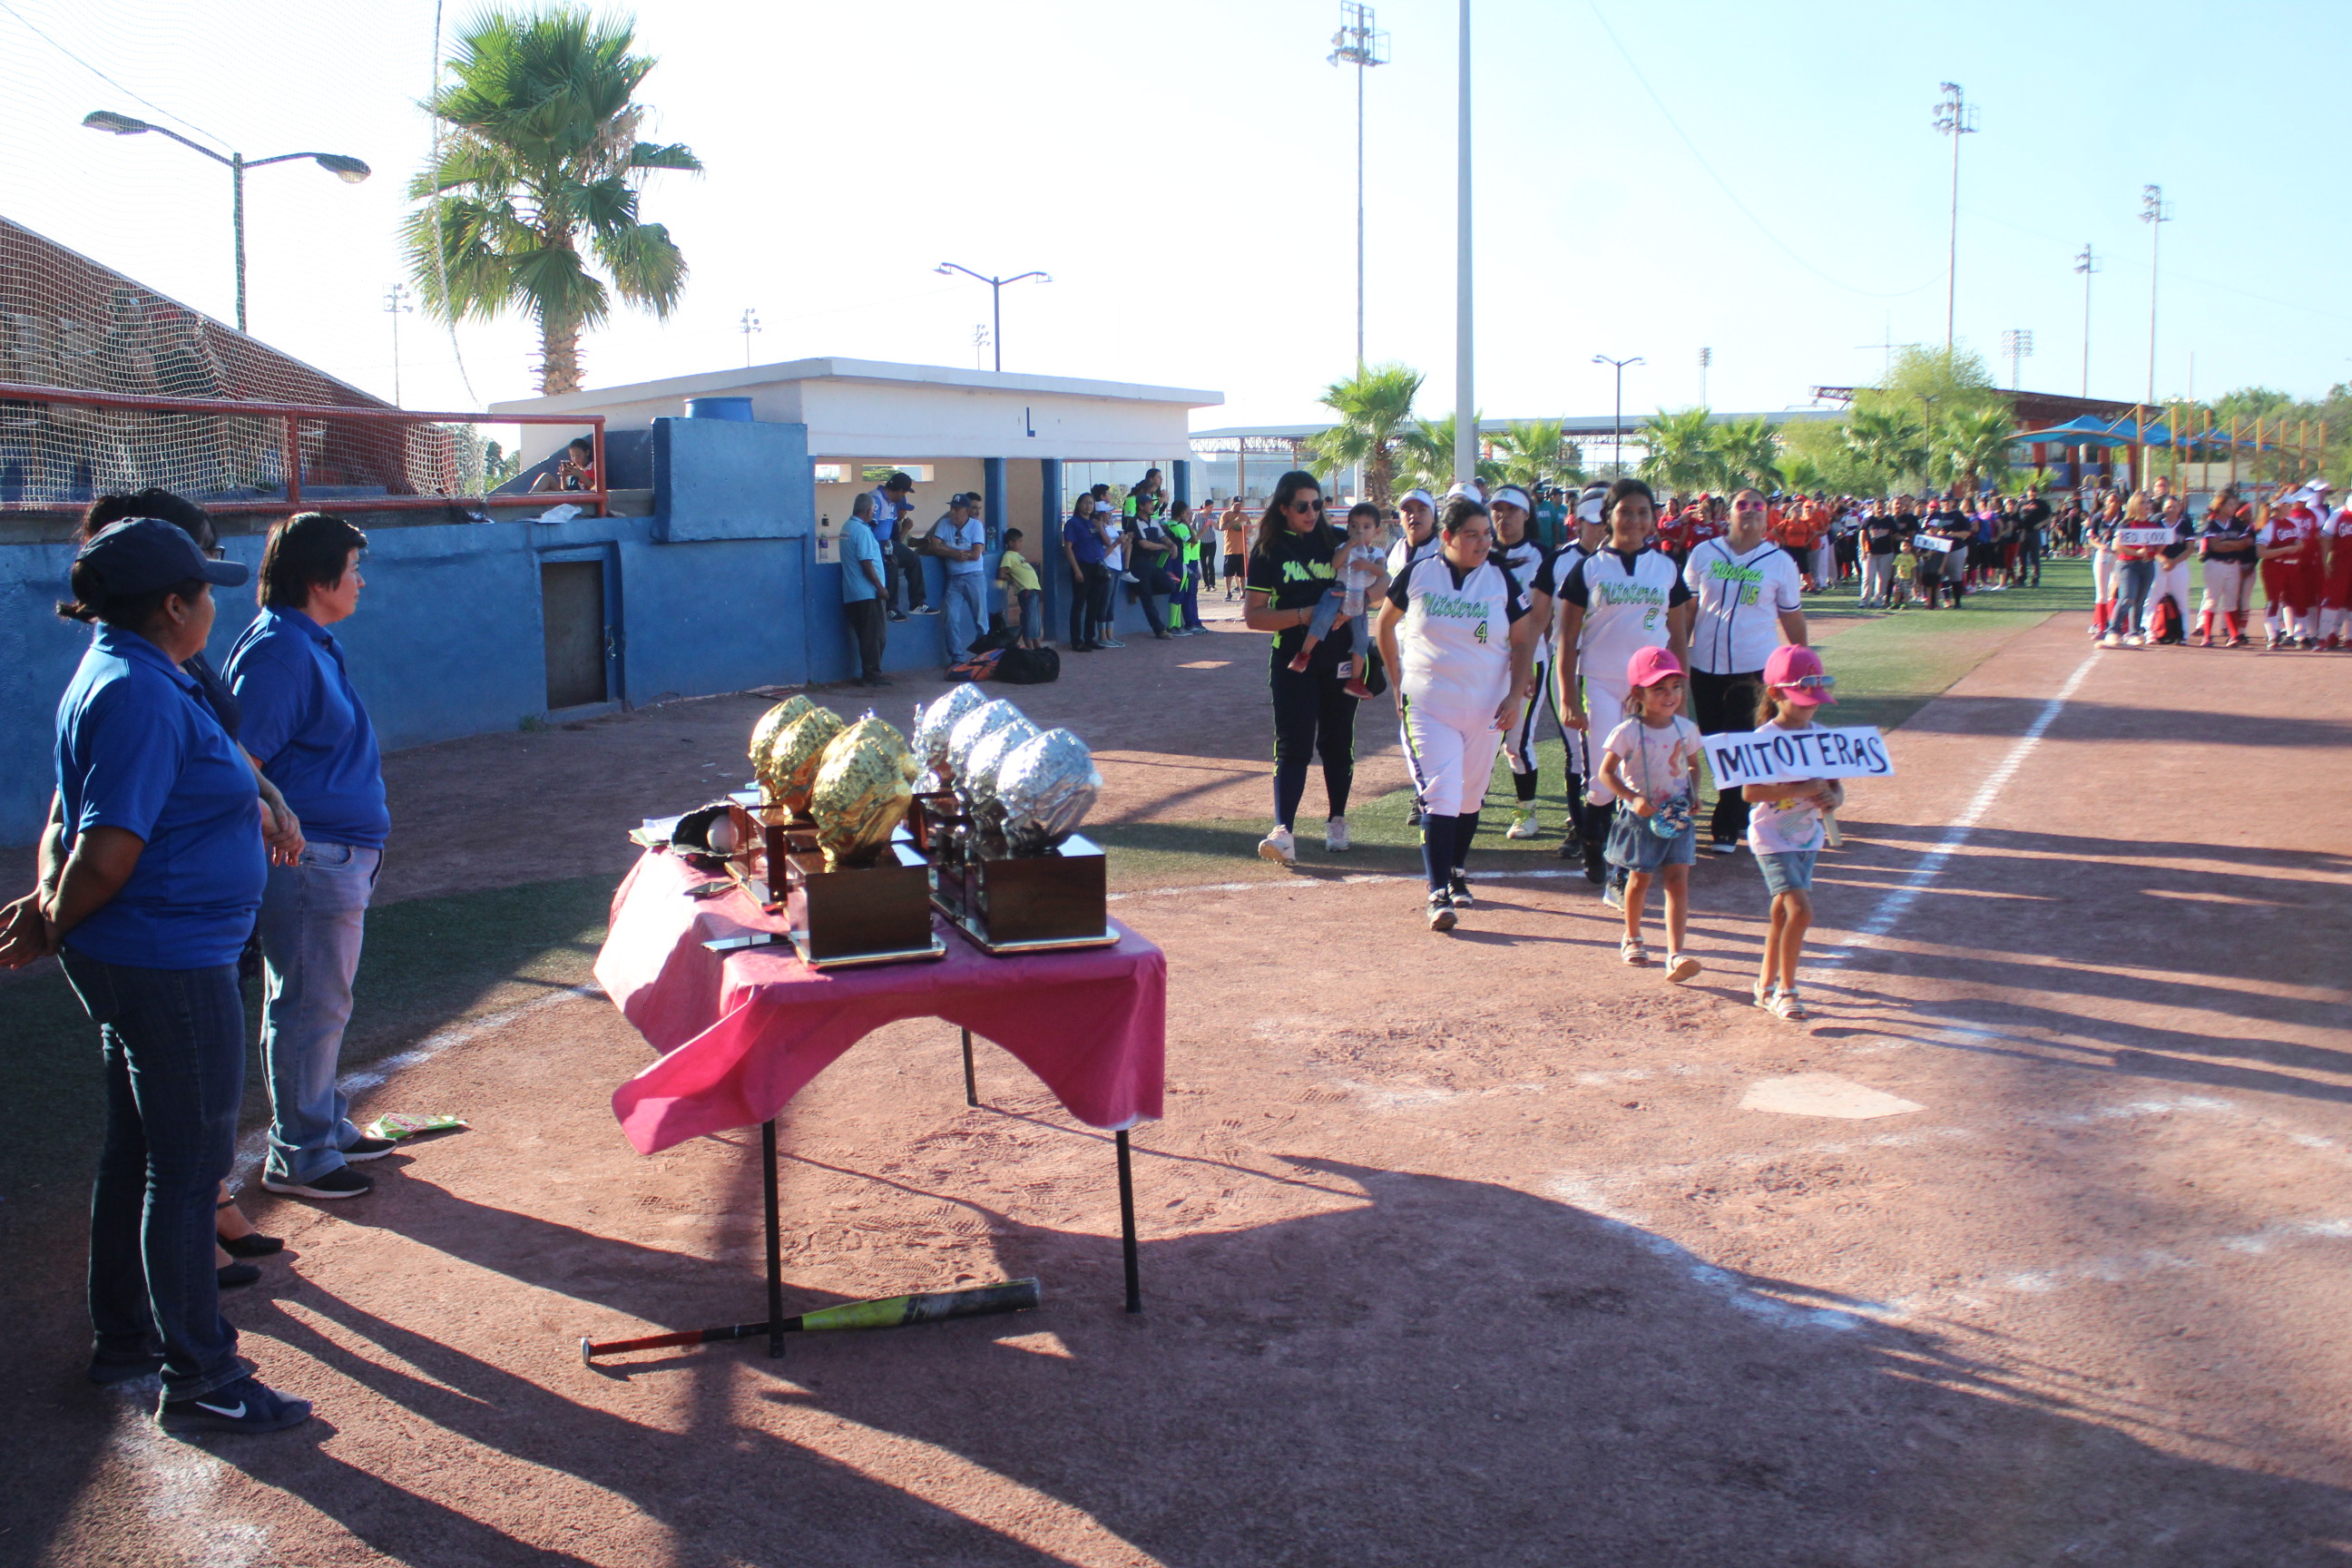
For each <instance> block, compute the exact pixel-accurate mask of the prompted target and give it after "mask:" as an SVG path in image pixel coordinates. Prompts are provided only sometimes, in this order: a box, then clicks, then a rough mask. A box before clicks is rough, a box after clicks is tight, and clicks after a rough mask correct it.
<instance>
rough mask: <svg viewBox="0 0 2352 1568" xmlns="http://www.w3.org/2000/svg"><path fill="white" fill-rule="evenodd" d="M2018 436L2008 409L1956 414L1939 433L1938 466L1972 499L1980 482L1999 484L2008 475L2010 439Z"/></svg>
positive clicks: (1988, 409) (2014, 422)
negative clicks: (1989, 481)
mask: <svg viewBox="0 0 2352 1568" xmlns="http://www.w3.org/2000/svg"><path fill="white" fill-rule="evenodd" d="M2016 433H2017V423H2016V421H2015V420H2014V419H2013V418H2012V417H2011V415H2010V412H2009V410H2008V409H2006V408H1986V409H1981V410H1979V411H1977V412H1975V413H1969V414H1958V415H1955V416H1952V418H1950V419H1949V420H1948V421H1947V422H1946V423H1945V425H1944V427H1943V428H1942V429H1941V430H1940V431H1938V432H1937V435H1938V437H1940V439H1939V440H1938V442H1937V446H1938V447H1940V448H1941V450H1939V451H1938V452H1937V457H1938V458H1940V459H1941V463H1940V464H1939V467H1941V468H1944V469H1946V470H1947V473H1948V477H1949V478H1950V479H1956V480H1958V482H1959V483H1960V484H1961V485H1962V486H1963V487H1965V488H1966V489H1967V491H1968V493H1969V495H1971V496H1973V495H1975V494H1976V492H1977V484H1978V481H1979V480H1980V479H1992V480H1994V481H1996V482H1998V481H1999V480H2000V479H2001V478H2002V477H2003V476H2004V475H2006V474H2007V473H2008V472H2009V438H2010V437H2011V436H2013V435H2015V434H2016Z"/></svg>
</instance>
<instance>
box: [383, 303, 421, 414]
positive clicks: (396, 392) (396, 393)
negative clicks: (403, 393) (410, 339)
mask: <svg viewBox="0 0 2352 1568" xmlns="http://www.w3.org/2000/svg"><path fill="white" fill-rule="evenodd" d="M415 309H416V307H415V306H414V305H412V304H410V303H409V302H408V286H407V285H406V284H404V283H394V285H393V286H392V288H391V289H390V291H388V292H387V293H386V294H385V295H384V297H383V312H384V314H385V315H387V316H390V317H391V318H392V405H393V406H394V408H397V407H399V406H400V318H401V317H403V316H404V315H407V314H408V313H409V312H410V311H412V310H415Z"/></svg>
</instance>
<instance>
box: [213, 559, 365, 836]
mask: <svg viewBox="0 0 2352 1568" xmlns="http://www.w3.org/2000/svg"><path fill="white" fill-rule="evenodd" d="M228 685H229V689H230V690H231V691H233V692H235V693H236V700H237V702H238V703H239V704H240V705H241V706H242V707H243V709H244V712H243V714H242V715H241V722H240V724H239V726H238V731H237V738H238V740H239V741H240V742H243V744H244V746H245V749H246V750H247V751H248V752H252V753H253V756H254V760H255V761H256V762H258V763H260V764H261V771H262V772H263V773H266V774H268V778H269V782H270V783H271V784H276V785H277V786H278V793H279V794H281V795H284V796H285V797H286V804H287V805H289V806H291V807H293V808H294V815H295V816H298V817H299V818H301V821H302V837H305V838H307V839H310V840H312V841H314V842H317V843H320V844H352V845H356V846H358V847H361V848H362V849H381V848H383V840H384V836H385V835H386V834H388V833H390V832H391V831H392V814H391V813H390V812H389V811H387V810H386V809H385V808H384V804H383V758H382V756H381V755H380V754H379V753H378V752H377V751H376V745H375V726H374V725H373V724H371V723H369V722H368V715H367V709H366V707H365V706H364V705H362V703H361V701H360V694H359V693H358V692H357V691H355V690H353V689H352V678H351V676H350V674H349V673H348V672H347V671H346V670H345V669H344V668H343V649H342V645H341V643H338V642H337V641H336V640H335V639H334V637H333V636H332V635H331V634H330V633H329V632H328V630H327V628H326V627H324V626H320V624H319V623H318V622H316V621H314V620H312V619H311V618H310V616H306V615H304V614H303V613H302V612H301V611H299V610H289V609H288V608H286V607H285V606H284V605H268V606H266V607H264V608H263V610H262V612H261V614H259V615H258V616H255V617H254V618H253V624H252V625H251V626H247V627H246V628H245V635H244V636H242V637H238V638H237V639H236V647H234V648H232V649H230V650H229V656H228Z"/></svg>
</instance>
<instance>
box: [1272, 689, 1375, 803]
mask: <svg viewBox="0 0 2352 1568" xmlns="http://www.w3.org/2000/svg"><path fill="white" fill-rule="evenodd" d="M1346 668H1347V667H1346V666H1345V665H1342V666H1341V667H1340V668H1339V669H1337V670H1333V671H1331V672H1330V673H1328V674H1326V673H1323V672H1320V671H1317V670H1312V669H1310V670H1308V671H1307V673H1306V674H1304V675H1301V674H1298V673H1297V672H1296V671H1294V670H1292V669H1291V668H1289V667H1288V665H1286V664H1276V666H1275V667H1274V673H1273V677H1272V682H1273V688H1274V819H1275V821H1276V822H1277V823H1279V824H1281V825H1282V826H1284V827H1293V826H1296V825H1297V816H1298V803H1299V801H1300V800H1301V799H1302V798H1303V797H1304V796H1305V795H1306V794H1307V759H1308V758H1309V757H1310V756H1319V757H1321V758H1322V759H1323V789H1324V793H1325V794H1327V795H1329V796H1330V800H1331V813H1330V814H1331V815H1332V816H1347V815H1348V792H1349V790H1350V789H1352V788H1353V787H1354V786H1355V783H1356V700H1355V699H1354V698H1352V697H1350V696H1349V695H1348V693H1347V689H1346V688H1345V686H1344V684H1343V682H1344V681H1345V680H1346V679H1347V677H1346Z"/></svg>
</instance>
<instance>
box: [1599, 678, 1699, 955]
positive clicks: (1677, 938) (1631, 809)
mask: <svg viewBox="0 0 2352 1568" xmlns="http://www.w3.org/2000/svg"><path fill="white" fill-rule="evenodd" d="M1625 684H1626V686H1627V688H1628V689H1630V692H1631V697H1632V700H1630V701H1629V702H1628V703H1627V704H1626V706H1627V707H1628V708H1629V709H1630V710H1631V712H1630V713H1629V715H1628V716H1627V718H1626V720H1625V721H1624V722H1623V723H1622V724H1620V725H1618V726H1617V727H1616V728H1615V729H1614V730H1612V731H1609V738H1608V739H1607V740H1606V741H1604V742H1601V781H1602V782H1603V783H1605V784H1608V786H1609V788H1610V790H1611V792H1612V793H1613V794H1614V795H1616V797H1617V798H1618V800H1619V801H1621V802H1622V803H1623V805H1624V806H1625V809H1624V810H1622V811H1620V812H1619V813H1618V814H1617V816H1616V818H1615V820H1614V821H1612V823H1611V824H1610V826H1609V861H1610V864H1612V865H1613V866H1622V867H1623V868H1625V871H1626V878H1625V940H1624V942H1622V944H1621V945H1620V947H1619V949H1618V952H1619V955H1620V956H1621V957H1622V958H1623V959H1624V960H1625V962H1626V963H1649V962H1650V953H1649V950H1648V949H1647V948H1645V947H1643V945H1642V910H1643V906H1644V905H1646V904H1647V903H1648V902H1649V901H1650V879H1651V878H1652V877H1653V876H1654V877H1656V878H1657V879H1658V880H1659V881H1660V882H1661V883H1663V884H1664V887H1665V890H1666V978H1667V979H1669V980H1671V981H1673V982H1674V983H1675V984H1677V985H1680V984H1684V983H1685V981H1687V980H1689V979H1690V978H1691V977H1692V976H1693V975H1696V973H1698V968H1699V965H1698V960H1697V959H1696V958H1693V957H1691V956H1690V954H1688V953H1686V952H1684V951H1683V936H1684V932H1685V928H1686V927H1687V926H1688V925H1689V923H1690V868H1691V864H1692V862H1693V861H1695V860H1696V859H1697V858H1698V825H1697V823H1696V820H1694V818H1693V816H1692V815H1691V800H1692V797H1693V796H1694V795H1696V793H1697V790H1698V756H1699V747H1700V742H1699V737H1698V726H1697V725H1696V724H1694V723H1692V722H1691V721H1689V720H1687V719H1685V718H1684V717H1683V716H1682V707H1683V689H1684V686H1685V684H1686V683H1685V679H1684V677H1683V667H1682V661H1681V660H1680V659H1678V658H1675V656H1674V655H1673V654H1671V653H1669V652H1667V651H1666V650H1665V649H1664V648H1662V647H1645V648H1642V649H1639V650H1638V651H1636V652H1635V653H1634V655H1633V658H1631V659H1630V660H1628V661H1627V663H1626V666H1625Z"/></svg>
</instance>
